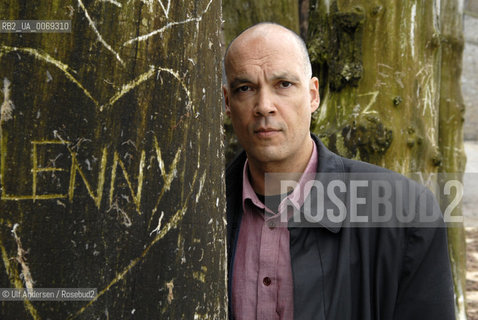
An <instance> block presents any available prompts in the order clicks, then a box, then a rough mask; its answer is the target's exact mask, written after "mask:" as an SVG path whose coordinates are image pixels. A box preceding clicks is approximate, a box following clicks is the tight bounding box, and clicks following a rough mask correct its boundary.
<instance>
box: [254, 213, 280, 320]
mask: <svg viewBox="0 0 478 320" xmlns="http://www.w3.org/2000/svg"><path fill="white" fill-rule="evenodd" d="M261 232H262V235H261V244H260V255H259V257H260V258H259V274H258V286H257V298H258V303H257V319H264V320H269V319H270V320H272V319H274V320H276V319H279V315H278V314H277V291H278V279H277V276H278V270H277V267H278V259H279V243H280V229H278V228H275V227H272V226H270V224H269V223H268V219H266V221H265V223H264V224H263V226H262V231H261Z"/></svg>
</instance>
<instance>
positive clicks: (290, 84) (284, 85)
mask: <svg viewBox="0 0 478 320" xmlns="http://www.w3.org/2000/svg"><path fill="white" fill-rule="evenodd" d="M291 86H292V82H289V81H281V82H280V87H281V88H289V87H291Z"/></svg>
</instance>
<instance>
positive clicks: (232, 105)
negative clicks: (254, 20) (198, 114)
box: [223, 31, 319, 169]
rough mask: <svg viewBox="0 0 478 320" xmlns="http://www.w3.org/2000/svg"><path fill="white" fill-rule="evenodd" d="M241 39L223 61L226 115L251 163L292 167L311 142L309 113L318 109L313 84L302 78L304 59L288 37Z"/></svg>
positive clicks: (280, 35)
mask: <svg viewBox="0 0 478 320" xmlns="http://www.w3.org/2000/svg"><path fill="white" fill-rule="evenodd" d="M242 36H243V37H244V38H245V39H242V38H238V39H237V40H236V41H235V43H234V44H233V46H231V48H230V49H229V53H228V57H227V58H226V70H227V82H228V84H227V86H225V87H224V88H223V91H224V97H225V102H226V114H227V115H228V116H229V117H230V118H231V121H232V125H233V127H234V131H235V133H236V135H237V137H238V140H239V142H240V143H241V145H242V147H243V148H244V149H245V150H246V152H247V156H248V158H249V160H250V161H256V162H258V163H262V164H267V163H287V161H289V160H291V161H290V163H294V160H293V159H294V158H296V157H300V156H302V155H303V154H304V148H305V146H306V142H308V141H309V140H310V134H309V125H310V119H311V113H312V112H313V111H314V110H316V109H317V107H318V105H319V94H318V80H317V78H312V79H308V78H307V77H306V74H305V68H304V61H303V56H302V54H301V51H300V49H299V46H298V44H297V42H296V41H295V40H293V39H292V38H291V35H288V34H286V35H284V34H283V33H282V34H281V33H278V32H277V31H276V32H271V33H266V34H263V35H262V36H261V35H250V36H248V35H247V34H246V35H245V34H243V35H242ZM305 152H310V150H307V151H305ZM309 155H310V154H309ZM291 169H294V168H291Z"/></svg>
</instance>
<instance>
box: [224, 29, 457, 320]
mask: <svg viewBox="0 0 478 320" xmlns="http://www.w3.org/2000/svg"><path fill="white" fill-rule="evenodd" d="M224 65H225V73H226V79H227V83H226V84H225V85H224V86H223V93H224V99H225V105H226V114H227V116H229V117H230V119H231V121H232V125H233V128H234V132H235V134H236V135H237V138H238V140H239V142H240V144H241V146H242V147H243V149H244V152H243V153H242V154H241V155H239V157H237V158H236V159H235V160H234V161H233V162H232V164H231V165H230V166H229V167H228V169H227V172H226V186H227V220H228V235H227V237H228V238H227V240H228V277H229V278H228V279H229V282H228V283H229V313H230V318H233V319H247V320H249V319H334V320H335V319H420V320H423V319H454V304H453V285H452V281H451V272H450V265H449V262H448V253H447V244H446V243H447V242H446V229H445V228H444V225H443V224H441V225H440V226H439V227H433V228H432V227H429V228H404V227H402V228H369V227H363V228H360V227H356V228H345V227H344V226H343V221H335V220H333V221H332V220H327V219H322V220H320V221H316V223H315V225H313V226H311V225H310V224H295V225H292V224H291V223H290V221H291V220H290V219H291V213H290V212H288V211H287V210H290V208H291V205H289V204H290V203H293V204H294V205H293V206H292V208H295V210H296V211H295V212H303V205H304V201H306V199H310V198H311V197H310V195H309V193H310V188H309V189H307V185H308V182H309V181H310V180H311V179H313V178H311V177H320V176H324V175H326V174H328V173H344V172H345V173H351V172H352V173H353V172H374V173H375V172H378V173H384V174H385V173H386V174H390V172H389V171H386V170H385V169H382V168H379V167H376V166H372V165H370V164H366V163H363V162H358V161H352V160H348V159H345V158H342V157H339V156H337V155H335V154H334V153H332V152H330V151H329V150H327V149H326V148H325V147H324V145H323V144H322V143H321V142H320V140H319V139H318V138H317V137H315V136H314V135H311V133H310V131H309V127H310V121H311V114H312V113H313V112H314V111H315V110H316V109H317V108H318V107H319V102H320V98H319V84H318V79H317V78H316V77H312V71H311V65H310V61H309V57H308V53H307V48H306V46H305V44H304V42H303V41H302V39H301V38H300V37H299V36H298V35H297V34H295V33H294V32H292V31H290V30H288V29H286V28H285V27H282V26H280V25H277V24H272V23H261V24H258V25H255V26H252V27H250V28H249V29H247V30H245V31H244V32H242V33H241V34H240V35H239V36H238V37H237V38H236V39H234V40H233V41H232V43H231V44H230V46H229V47H228V49H227V51H226V55H225V58H224ZM275 173H295V175H292V176H289V177H292V180H293V181H295V182H296V185H295V187H294V188H293V190H288V192H286V193H284V192H282V191H283V190H281V188H279V185H280V181H279V180H280V179H279V178H273V177H274V176H273V174H275ZM267 175H270V176H273V177H272V178H271V179H269V180H267V181H266V176H267ZM393 177H394V179H399V180H400V181H407V183H409V181H408V180H406V178H404V177H402V176H399V175H398V174H395V173H393ZM271 181H272V183H271ZM423 189H424V188H422V189H420V190H421V191H420V194H425V195H426V200H427V201H425V202H426V203H429V204H431V205H429V206H428V208H427V209H426V210H427V211H431V212H432V213H436V212H439V209H437V206H436V202H435V201H434V200H433V198H432V196H431V195H430V193H429V192H428V191H423ZM304 190H308V191H305V194H303V193H304V192H303V191H304ZM301 192H302V194H300V193H301ZM347 196H348V194H347V193H344V197H347ZM314 203H315V206H316V207H317V206H318V205H317V203H318V202H317V201H315V202H314ZM284 208H285V209H284ZM301 210H302V211H301ZM312 210H315V207H313V208H312ZM424 210H425V209H424ZM284 211H287V213H286V214H285V216H286V220H289V221H288V222H289V224H287V223H286V225H285V227H284V225H281V224H280V223H278V221H282V222H283V221H284V220H280V219H279V218H283V217H284V215H282V216H281V214H283V213H284ZM292 211H294V210H292ZM361 213H362V214H365V215H367V214H368V212H367V210H366V209H362V211H361ZM294 219H295V218H294ZM298 219H299V220H300V217H299V218H298ZM286 222H287V221H286ZM281 226H282V227H281Z"/></svg>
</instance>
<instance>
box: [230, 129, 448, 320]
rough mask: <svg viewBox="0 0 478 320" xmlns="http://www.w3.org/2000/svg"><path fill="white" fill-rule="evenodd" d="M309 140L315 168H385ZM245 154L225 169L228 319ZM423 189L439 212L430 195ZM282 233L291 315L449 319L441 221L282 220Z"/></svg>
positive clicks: (345, 170) (335, 319) (347, 170)
mask: <svg viewBox="0 0 478 320" xmlns="http://www.w3.org/2000/svg"><path fill="white" fill-rule="evenodd" d="M313 138H314V141H315V143H316V144H317V148H318V157H319V159H318V172H320V173H327V172H331V173H352V172H390V171H387V170H386V169H383V168H380V167H377V166H373V165H370V164H367V163H364V162H360V161H354V160H349V159H345V158H342V157H340V156H338V155H336V154H334V153H332V152H330V151H329V150H327V149H326V148H325V147H324V146H323V144H322V143H321V142H320V141H319V139H318V138H316V137H313ZM245 159H246V155H245V153H242V154H241V155H240V156H239V157H238V158H236V159H235V160H234V161H233V163H232V164H231V165H230V166H229V167H228V169H227V171H226V190H227V192H226V196H227V223H228V225H227V240H228V284H229V289H228V293H229V313H230V318H232V315H231V305H230V301H231V298H230V297H231V284H232V277H231V275H232V266H233V264H234V263H233V261H234V250H235V247H236V243H237V236H238V234H239V227H240V223H241V217H242V201H241V200H242V199H241V196H242V169H243V167H244V161H245ZM394 175H396V176H399V175H398V174H395V173H394ZM318 176H319V175H318ZM400 177H401V178H400V179H406V178H404V177H402V176H400ZM423 189H426V188H423ZM426 190H428V189H426ZM423 192H427V193H428V194H429V195H427V197H428V199H429V200H430V201H431V202H432V204H433V210H438V211H439V209H437V208H438V207H437V205H436V201H435V200H433V197H432V196H431V193H430V192H429V191H423ZM365 214H367V213H365ZM289 231H290V255H291V264H292V273H293V281H294V319H296V320H298V319H333V320H340V319H360V320H366V319H384V320H388V319H407V320H411V319H417V320H426V319H430V320H431V319H433V320H440V319H447V320H448V319H455V315H454V302H453V296H454V295H453V283H452V277H451V271H450V264H449V259H448V251H447V240H446V228H445V227H444V224H443V222H440V225H439V226H438V227H435V228H430V227H428V228H420V227H401V228H376V227H369V228H352V227H345V226H344V225H342V223H333V222H331V221H327V220H324V221H322V222H320V227H315V228H303V227H300V228H299V227H294V226H291V225H289Z"/></svg>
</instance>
